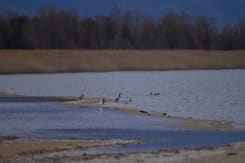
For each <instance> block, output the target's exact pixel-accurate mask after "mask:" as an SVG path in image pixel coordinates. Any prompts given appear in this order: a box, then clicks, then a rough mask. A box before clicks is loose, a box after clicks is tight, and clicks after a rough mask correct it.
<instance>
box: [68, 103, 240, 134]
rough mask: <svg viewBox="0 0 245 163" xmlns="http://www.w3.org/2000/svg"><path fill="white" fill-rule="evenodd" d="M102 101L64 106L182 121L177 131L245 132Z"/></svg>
mask: <svg viewBox="0 0 245 163" xmlns="http://www.w3.org/2000/svg"><path fill="white" fill-rule="evenodd" d="M100 99H101V98H96V100H92V99H83V100H75V101H68V102H64V104H67V105H76V106H80V107H81V108H82V107H93V108H104V109H113V110H117V111H120V112H122V113H125V114H131V115H142V116H150V117H158V118H167V119H174V120H182V121H183V123H181V124H175V125H171V126H169V127H170V128H175V129H183V130H184V129H185V130H221V131H231V130H244V129H243V128H237V127H235V126H233V125H232V123H230V122H225V121H217V120H205V119H195V118H192V117H180V116H174V115H168V114H167V113H159V112H147V111H144V110H140V109H132V108H125V107H124V108H123V107H117V106H115V105H113V106H110V104H111V102H112V101H113V100H112V99H106V101H105V104H104V105H101V104H99V101H100ZM107 102H109V103H107Z"/></svg>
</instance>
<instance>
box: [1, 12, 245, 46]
mask: <svg viewBox="0 0 245 163" xmlns="http://www.w3.org/2000/svg"><path fill="white" fill-rule="evenodd" d="M0 48H1V49H205V50H209V49H215V50H236V49H245V21H241V22H238V23H237V24H236V25H233V26H230V27H223V28H220V27H219V28H218V27H217V26H216V25H215V19H214V18H207V17H203V16H200V17H197V18H192V17H191V16H190V15H188V14H186V13H184V12H182V13H178V14H177V13H169V14H167V15H164V16H163V17H162V18H161V19H160V20H155V19H154V18H152V17H151V16H148V15H143V14H138V13H136V12H134V11H128V12H121V11H120V9H117V8H113V9H112V11H111V13H110V14H108V15H107V16H96V17H82V16H79V15H78V14H76V13H74V12H70V11H63V10H57V9H46V10H42V11H40V12H38V13H37V14H36V15H33V16H26V15H20V14H16V13H15V14H14V13H12V14H5V15H2V16H1V17H0Z"/></svg>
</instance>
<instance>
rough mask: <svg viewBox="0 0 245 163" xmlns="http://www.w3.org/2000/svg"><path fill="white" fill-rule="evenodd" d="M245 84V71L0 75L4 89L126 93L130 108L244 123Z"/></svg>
mask: <svg viewBox="0 0 245 163" xmlns="http://www.w3.org/2000/svg"><path fill="white" fill-rule="evenodd" d="M244 83H245V70H218V71H216V70H207V71H154V72H111V73H76V74H50V75H1V76H0V91H7V92H14V93H19V94H26V95H39V96H40V95H58V96H63V95H72V96H74V95H75V96H79V95H80V94H81V93H83V94H85V96H88V97H98V96H104V97H111V98H115V97H116V96H117V95H118V93H119V92H121V93H123V99H125V100H127V98H129V97H130V98H132V103H131V104H130V105H128V107H132V108H142V109H145V110H149V111H160V112H166V113H168V114H173V115H180V116H193V117H197V118H207V119H218V120H228V121H232V122H234V123H236V124H243V125H245V84H244ZM151 91H158V92H160V93H161V94H160V96H149V95H148V94H149V93H150V92H151ZM122 105H124V104H122Z"/></svg>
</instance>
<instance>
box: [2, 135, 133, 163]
mask: <svg viewBox="0 0 245 163" xmlns="http://www.w3.org/2000/svg"><path fill="white" fill-rule="evenodd" d="M132 143H136V142H135V141H127V140H58V139H57V140H53V139H52V140H44V139H17V138H13V137H9V138H0V162H5V161H6V162H7V161H13V162H15V161H21V160H23V162H25V161H24V160H28V159H30V158H33V157H34V156H38V155H46V154H50V153H53V152H62V151H67V150H76V149H80V150H83V149H88V148H97V147H108V146H121V145H127V144H132Z"/></svg>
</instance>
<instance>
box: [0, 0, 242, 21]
mask: <svg viewBox="0 0 245 163" xmlns="http://www.w3.org/2000/svg"><path fill="white" fill-rule="evenodd" d="M113 5H117V6H119V7H120V8H121V9H122V10H123V11H127V10H135V11H137V12H139V13H144V14H149V15H151V16H153V17H154V18H156V19H159V18H161V17H162V16H163V15H165V14H166V13H168V12H182V11H185V12H187V13H188V14H190V15H191V16H192V17H196V16H200V15H202V16H207V17H214V18H216V22H217V26H225V25H233V24H236V23H237V22H238V21H240V20H242V19H243V20H244V19H245V11H244V10H245V0H0V14H3V13H5V12H6V11H15V12H17V13H21V14H26V15H35V13H37V11H39V10H40V9H45V8H49V7H53V8H58V9H64V10H72V11H75V12H77V13H78V14H79V15H82V16H95V15H107V14H108V13H109V12H110V11H111V8H112V6H113Z"/></svg>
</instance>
